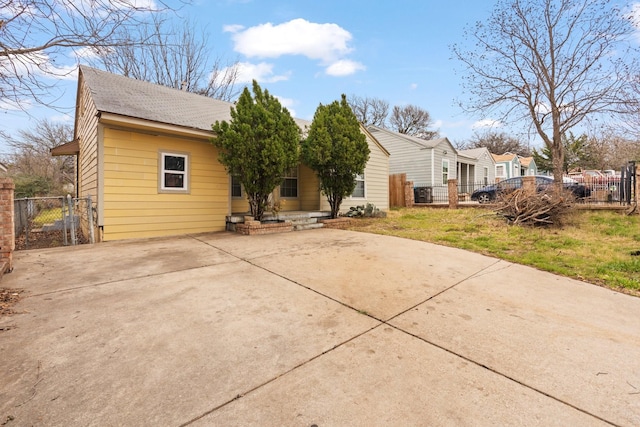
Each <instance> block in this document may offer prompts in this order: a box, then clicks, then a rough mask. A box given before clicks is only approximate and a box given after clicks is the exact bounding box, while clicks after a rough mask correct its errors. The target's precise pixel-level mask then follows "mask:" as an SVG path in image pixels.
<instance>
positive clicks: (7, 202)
mask: <svg viewBox="0 0 640 427" xmlns="http://www.w3.org/2000/svg"><path fill="white" fill-rule="evenodd" d="M15 188H16V186H15V184H14V183H13V181H12V180H11V179H10V178H0V219H1V220H2V222H1V223H0V277H2V274H3V273H5V272H7V273H8V272H10V271H11V270H13V251H14V250H15V248H16V240H15V228H14V224H13V221H14V216H15V210H14V207H13V191H14V190H15Z"/></svg>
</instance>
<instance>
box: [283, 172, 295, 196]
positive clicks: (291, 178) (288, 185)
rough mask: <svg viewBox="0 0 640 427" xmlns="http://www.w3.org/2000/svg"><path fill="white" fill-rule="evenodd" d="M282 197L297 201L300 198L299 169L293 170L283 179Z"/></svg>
mask: <svg viewBox="0 0 640 427" xmlns="http://www.w3.org/2000/svg"><path fill="white" fill-rule="evenodd" d="M280 197H287V198H292V199H295V198H296V197H298V168H297V167H296V168H292V169H291V170H289V172H287V173H286V174H285V176H284V177H282V184H280Z"/></svg>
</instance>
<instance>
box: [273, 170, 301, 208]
mask: <svg viewBox="0 0 640 427" xmlns="http://www.w3.org/2000/svg"><path fill="white" fill-rule="evenodd" d="M292 170H295V171H296V176H289V175H285V176H283V177H282V182H283V183H284V180H285V179H295V180H296V196H295V197H293V196H283V195H282V184H280V186H279V187H278V192H279V193H280V198H281V199H285V200H296V199H298V198H299V197H300V171H299V170H298V166H296V167H295V168H293V169H292Z"/></svg>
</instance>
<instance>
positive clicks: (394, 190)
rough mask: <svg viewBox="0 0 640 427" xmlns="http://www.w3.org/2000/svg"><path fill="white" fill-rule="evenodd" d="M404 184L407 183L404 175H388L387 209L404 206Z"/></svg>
mask: <svg viewBox="0 0 640 427" xmlns="http://www.w3.org/2000/svg"><path fill="white" fill-rule="evenodd" d="M405 182H407V174H406V173H397V174H394V175H389V207H402V206H406V204H405V197H404V186H405Z"/></svg>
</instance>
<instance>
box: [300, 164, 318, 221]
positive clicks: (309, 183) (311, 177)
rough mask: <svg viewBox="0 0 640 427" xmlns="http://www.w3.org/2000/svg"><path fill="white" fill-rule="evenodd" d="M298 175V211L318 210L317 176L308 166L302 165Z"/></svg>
mask: <svg viewBox="0 0 640 427" xmlns="http://www.w3.org/2000/svg"><path fill="white" fill-rule="evenodd" d="M298 175H299V184H298V191H299V194H298V196H299V197H300V209H301V210H303V211H315V210H318V209H320V181H319V180H318V177H317V175H316V174H315V172H314V171H313V170H311V169H310V168H309V167H308V166H305V165H302V164H301V165H300V167H299V169H298Z"/></svg>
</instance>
